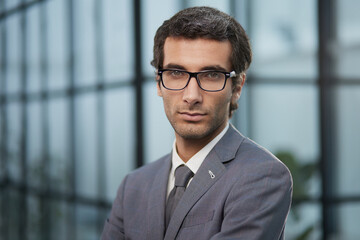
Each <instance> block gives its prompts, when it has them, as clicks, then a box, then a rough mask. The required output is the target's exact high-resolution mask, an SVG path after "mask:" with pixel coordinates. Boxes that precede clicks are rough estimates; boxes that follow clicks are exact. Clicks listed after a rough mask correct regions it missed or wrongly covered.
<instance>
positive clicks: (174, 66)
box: [164, 63, 228, 72]
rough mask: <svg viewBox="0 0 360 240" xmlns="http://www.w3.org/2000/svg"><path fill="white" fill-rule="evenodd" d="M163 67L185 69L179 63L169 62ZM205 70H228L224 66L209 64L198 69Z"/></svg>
mask: <svg viewBox="0 0 360 240" xmlns="http://www.w3.org/2000/svg"><path fill="white" fill-rule="evenodd" d="M164 69H179V70H186V68H185V67H184V66H181V65H179V64H174V63H169V64H166V65H165V66H164ZM206 70H213V71H221V72H228V71H227V70H226V69H225V68H223V67H222V66H220V65H209V66H204V67H202V68H201V69H200V71H206Z"/></svg>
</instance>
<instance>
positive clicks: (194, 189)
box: [164, 126, 242, 240]
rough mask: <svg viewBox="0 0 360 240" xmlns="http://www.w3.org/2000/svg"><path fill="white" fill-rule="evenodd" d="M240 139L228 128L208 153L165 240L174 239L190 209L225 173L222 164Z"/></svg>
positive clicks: (233, 130)
mask: <svg viewBox="0 0 360 240" xmlns="http://www.w3.org/2000/svg"><path fill="white" fill-rule="evenodd" d="M239 137H240V139H239ZM241 138H242V136H241V135H239V134H238V133H237V131H236V130H235V129H234V128H233V127H232V126H230V127H229V130H228V131H227V133H226V134H225V135H224V137H223V138H222V139H221V140H220V141H219V142H218V143H217V144H216V145H215V147H214V149H213V150H211V151H210V153H209V155H208V156H207V157H206V158H205V160H204V162H203V163H202V164H201V166H200V168H199V170H198V171H197V173H196V174H195V176H194V178H193V180H192V181H191V183H190V185H189V186H188V188H187V189H186V191H185V193H184V195H183V197H182V198H181V200H180V202H179V203H178V206H177V207H176V209H175V211H174V213H173V215H172V217H171V220H170V222H169V226H168V228H167V230H166V235H165V238H164V239H165V240H171V239H175V238H176V235H177V233H178V231H179V229H180V227H181V224H182V222H183V220H184V218H185V217H186V215H187V214H188V212H189V211H190V209H191V208H192V207H193V206H194V204H195V203H196V202H197V201H198V200H199V199H200V198H201V197H202V196H203V195H204V194H205V193H206V192H207V191H208V190H209V189H210V188H211V186H212V185H213V184H214V183H215V182H216V181H217V180H218V179H220V178H221V176H222V175H223V174H224V173H225V171H226V168H225V166H224V164H223V162H226V161H230V160H231V159H233V158H234V157H235V154H236V151H237V149H238V148H239V145H240V143H241V142H242V141H241V140H242V139H241ZM239 140H240V141H239Z"/></svg>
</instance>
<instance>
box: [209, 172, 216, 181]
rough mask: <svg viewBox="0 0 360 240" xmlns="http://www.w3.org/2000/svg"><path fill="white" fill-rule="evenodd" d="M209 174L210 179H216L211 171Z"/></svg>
mask: <svg viewBox="0 0 360 240" xmlns="http://www.w3.org/2000/svg"><path fill="white" fill-rule="evenodd" d="M209 174H210V177H211V178H212V179H214V178H215V174H214V173H213V172H212V171H211V170H209Z"/></svg>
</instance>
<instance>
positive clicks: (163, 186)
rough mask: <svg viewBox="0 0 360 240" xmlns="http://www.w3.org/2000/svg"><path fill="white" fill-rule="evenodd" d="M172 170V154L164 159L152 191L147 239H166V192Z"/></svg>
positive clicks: (149, 203)
mask: <svg viewBox="0 0 360 240" xmlns="http://www.w3.org/2000/svg"><path fill="white" fill-rule="evenodd" d="M170 168H171V154H170V155H167V156H166V157H165V158H164V164H163V166H162V167H161V168H160V169H159V171H157V174H156V176H155V180H154V183H153V184H152V187H151V189H150V194H149V202H148V209H147V211H148V214H147V217H148V219H147V222H148V223H149V224H148V229H147V237H146V239H162V238H163V237H164V232H165V204H166V192H167V182H168V178H169V171H170ZM144 217H145V216H144Z"/></svg>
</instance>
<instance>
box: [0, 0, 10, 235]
mask: <svg viewBox="0 0 360 240" xmlns="http://www.w3.org/2000/svg"><path fill="white" fill-rule="evenodd" d="M0 8H1V9H5V1H0ZM0 31H1V41H0V48H1V49H2V51H1V56H0V57H1V63H0V64H1V65H0V68H1V71H0V114H1V116H2V121H1V126H0V127H1V136H0V171H1V175H0V176H2V178H1V179H0V193H1V194H0V197H1V201H0V238H1V239H8V238H9V217H10V212H9V209H8V206H9V194H8V191H7V189H8V186H9V176H8V164H7V161H8V132H7V128H8V124H7V118H8V117H7V101H6V81H7V77H6V76H7V74H6V73H7V58H6V56H7V39H6V20H2V21H1V22H0Z"/></svg>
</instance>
